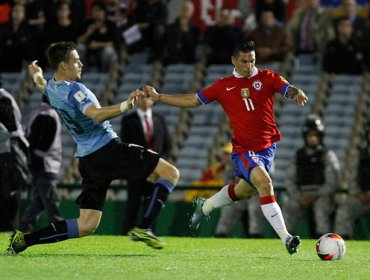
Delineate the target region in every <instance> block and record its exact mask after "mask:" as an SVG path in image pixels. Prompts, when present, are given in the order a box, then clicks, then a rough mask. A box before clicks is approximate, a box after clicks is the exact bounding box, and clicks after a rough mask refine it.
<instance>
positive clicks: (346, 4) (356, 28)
mask: <svg viewBox="0 0 370 280" xmlns="http://www.w3.org/2000/svg"><path fill="white" fill-rule="evenodd" d="M342 9H343V16H344V17H347V18H349V20H350V21H351V24H352V28H353V36H354V38H355V39H356V40H357V41H363V42H365V41H367V40H368V39H369V34H368V33H369V23H368V21H367V20H366V18H364V17H361V16H359V15H358V14H357V12H358V11H357V3H356V0H342Z"/></svg>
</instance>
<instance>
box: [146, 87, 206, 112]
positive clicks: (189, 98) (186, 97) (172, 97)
mask: <svg viewBox="0 0 370 280" xmlns="http://www.w3.org/2000/svg"><path fill="white" fill-rule="evenodd" d="M143 90H144V92H145V93H146V94H147V95H148V96H149V97H150V99H152V100H153V101H160V102H162V103H166V104H168V105H172V106H176V107H181V108H193V107H197V106H199V105H200V104H201V103H200V101H199V99H198V97H197V95H196V94H195V93H186V94H163V93H158V92H157V91H156V89H155V88H154V87H152V86H145V87H144V88H143Z"/></svg>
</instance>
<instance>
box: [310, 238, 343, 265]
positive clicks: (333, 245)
mask: <svg viewBox="0 0 370 280" xmlns="http://www.w3.org/2000/svg"><path fill="white" fill-rule="evenodd" d="M316 252H317V255H318V256H319V257H320V259H322V260H323V261H335V260H340V259H342V258H343V257H344V254H345V253H346V244H345V243H344V240H343V238H342V237H341V236H339V235H338V234H335V233H326V234H324V235H323V236H321V237H320V238H319V240H318V241H317V243H316Z"/></svg>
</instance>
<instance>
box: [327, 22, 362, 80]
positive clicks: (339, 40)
mask: <svg viewBox="0 0 370 280" xmlns="http://www.w3.org/2000/svg"><path fill="white" fill-rule="evenodd" d="M338 58H340V59H338ZM363 59H364V54H363V51H362V47H361V46H360V42H357V41H356V40H355V38H354V37H353V27H352V25H351V21H350V20H349V18H347V17H343V18H340V19H339V20H338V25H337V35H336V37H335V39H333V40H331V41H329V42H328V45H327V46H326V49H325V52H324V56H323V67H322V68H323V70H324V71H325V72H328V73H333V74H352V75H359V74H361V73H362V71H363V69H364V65H363Z"/></svg>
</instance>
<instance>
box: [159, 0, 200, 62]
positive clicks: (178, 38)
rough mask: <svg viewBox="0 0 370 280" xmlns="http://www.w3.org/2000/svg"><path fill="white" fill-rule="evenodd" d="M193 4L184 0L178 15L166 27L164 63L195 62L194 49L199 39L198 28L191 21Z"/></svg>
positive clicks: (188, 0)
mask: <svg viewBox="0 0 370 280" xmlns="http://www.w3.org/2000/svg"><path fill="white" fill-rule="evenodd" d="M193 13H194V4H193V2H192V1H190V0H184V1H183V2H182V4H181V8H180V16H179V17H178V18H177V19H176V20H175V22H174V23H172V24H170V25H169V26H168V27H167V29H166V40H165V46H164V55H163V60H164V63H165V64H166V65H167V64H174V63H185V64H193V63H194V62H195V51H196V48H197V44H198V40H199V28H198V27H197V26H196V25H195V24H194V23H193V22H192V20H191V17H192V16H193Z"/></svg>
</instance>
